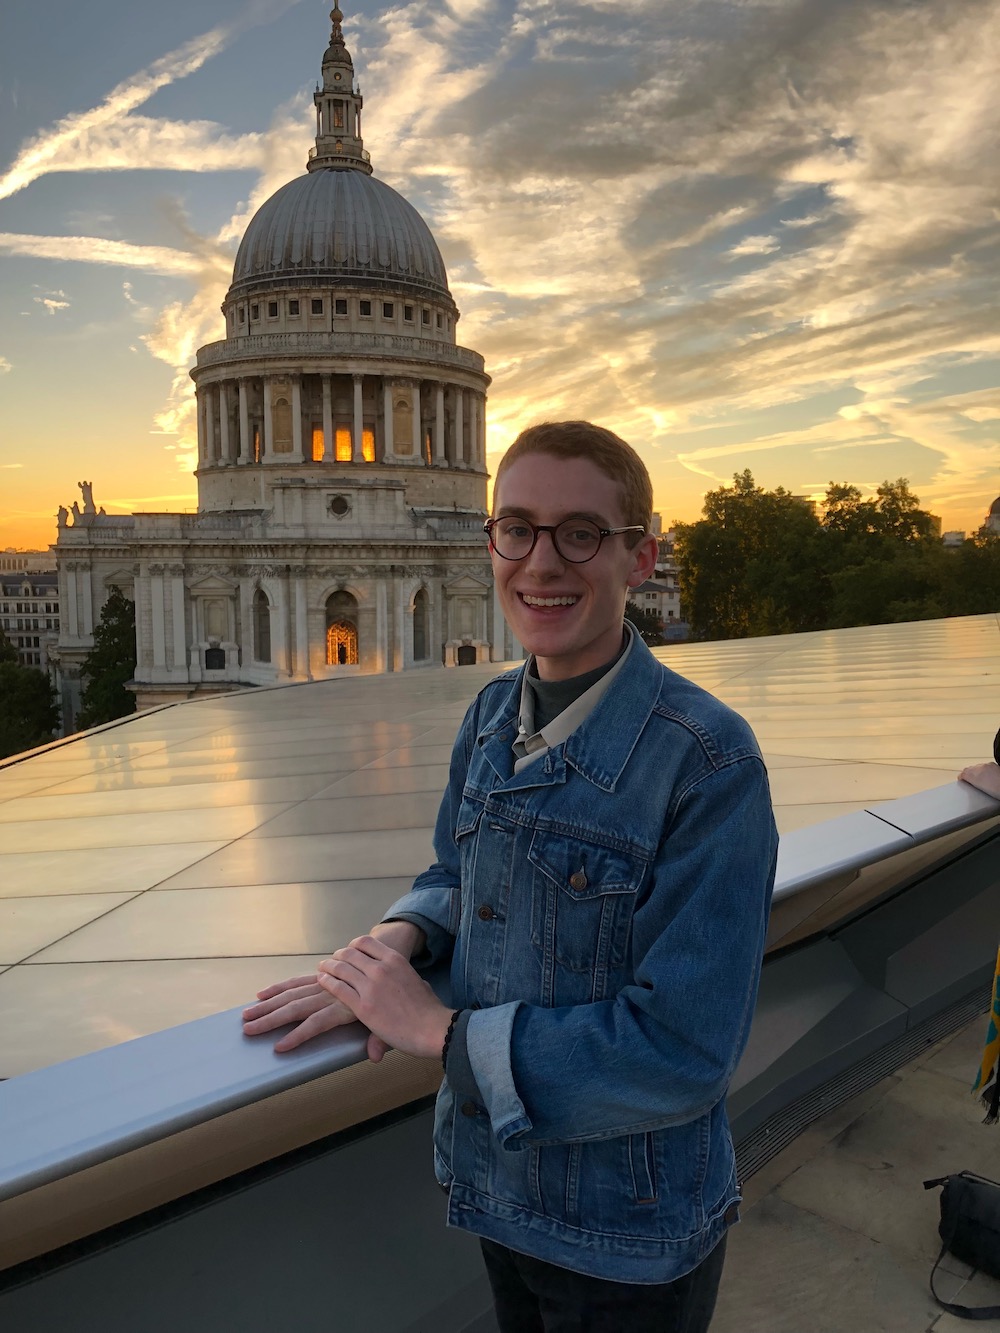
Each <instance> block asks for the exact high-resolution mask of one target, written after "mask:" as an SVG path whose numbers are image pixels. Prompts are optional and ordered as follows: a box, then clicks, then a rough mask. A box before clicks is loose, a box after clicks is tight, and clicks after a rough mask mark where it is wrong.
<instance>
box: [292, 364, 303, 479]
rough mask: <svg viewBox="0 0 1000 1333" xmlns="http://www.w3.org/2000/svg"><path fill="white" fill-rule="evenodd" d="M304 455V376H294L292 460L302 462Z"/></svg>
mask: <svg viewBox="0 0 1000 1333" xmlns="http://www.w3.org/2000/svg"><path fill="white" fill-rule="evenodd" d="M302 461H303V455H302V376H301V375H293V376H292V462H293V463H301V462H302Z"/></svg>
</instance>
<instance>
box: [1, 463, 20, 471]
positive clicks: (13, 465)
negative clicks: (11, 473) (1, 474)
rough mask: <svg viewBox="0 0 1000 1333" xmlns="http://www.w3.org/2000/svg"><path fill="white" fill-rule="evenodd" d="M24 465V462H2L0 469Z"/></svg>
mask: <svg viewBox="0 0 1000 1333" xmlns="http://www.w3.org/2000/svg"><path fill="white" fill-rule="evenodd" d="M19 467H24V464H23V463H0V470H4V469H12V468H19Z"/></svg>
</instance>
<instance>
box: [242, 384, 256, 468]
mask: <svg viewBox="0 0 1000 1333" xmlns="http://www.w3.org/2000/svg"><path fill="white" fill-rule="evenodd" d="M239 386H240V462H241V463H249V462H250V459H251V458H252V457H253V440H252V438H251V436H250V402H249V400H248V398H247V382H246V380H244V379H241V380H240V381H239Z"/></svg>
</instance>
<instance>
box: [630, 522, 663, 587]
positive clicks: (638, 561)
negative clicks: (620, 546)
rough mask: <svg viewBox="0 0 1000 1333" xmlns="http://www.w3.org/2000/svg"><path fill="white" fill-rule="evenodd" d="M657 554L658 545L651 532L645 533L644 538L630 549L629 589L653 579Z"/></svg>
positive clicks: (658, 550) (658, 551)
mask: <svg viewBox="0 0 1000 1333" xmlns="http://www.w3.org/2000/svg"><path fill="white" fill-rule="evenodd" d="M659 553H660V546H659V543H658V542H657V540H656V538H655V537H654V536H653V534H652V533H651V532H647V533H646V535H645V537H643V538H642V540H641V541H638V542H637V543H636V544H635V546H633V547H632V569H631V570H630V572H629V576H628V586H629V587H630V588H638V587H639V585H640V584H642V583H645V582H646V580H647V579H649V578H652V577H653V574H654V572H655V570H656V557H657V556H658V555H659Z"/></svg>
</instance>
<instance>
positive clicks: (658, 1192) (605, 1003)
mask: <svg viewBox="0 0 1000 1333" xmlns="http://www.w3.org/2000/svg"><path fill="white" fill-rule="evenodd" d="M651 508H652V490H651V486H650V482H649V477H648V474H647V473H646V469H645V467H644V466H643V464H642V461H641V460H640V458H639V457H638V455H637V454H636V453H635V452H634V451H633V450H632V449H631V448H630V447H629V446H628V445H627V444H626V443H625V442H624V441H623V440H620V439H619V438H618V437H617V436H615V435H613V434H611V432H610V431H607V430H603V429H601V428H600V427H597V426H592V425H590V424H588V423H586V422H563V423H557V424H548V425H542V426H536V427H532V428H531V429H529V430H527V431H525V432H524V433H523V434H522V435H521V436H520V437H519V438H518V439H517V440H516V441H515V443H514V444H513V445H512V446H511V448H510V450H509V452H508V453H507V454H506V456H505V457H504V458H503V460H502V462H501V464H500V467H499V469H498V474H497V482H496V493H495V506H494V512H495V517H494V518H492V519H491V520H490V521H489V522H488V523H487V524H486V530H487V532H488V534H489V539H490V549H491V555H492V562H493V573H494V577H495V580H496V585H497V589H498V591H499V595H500V598H501V602H502V605H503V608H504V614H505V615H506V617H507V620H508V622H509V624H510V625H511V627H512V629H513V630H514V632H515V634H516V635H517V637H518V639H519V640H520V641H521V643H523V644H524V646H525V647H526V648H527V649H528V651H529V652H530V654H531V657H530V658H529V660H528V662H527V663H526V665H525V666H524V667H522V668H521V669H519V670H517V671H514V672H509V673H507V674H505V675H502V676H499V677H497V679H496V680H494V681H492V682H491V683H490V684H489V685H487V686H486V688H485V689H484V690H483V691H482V692H481V693H480V695H479V696H478V698H477V699H476V700H475V701H474V703H473V704H472V706H471V708H470V709H469V711H468V713H467V715H466V718H465V721H464V722H463V724H462V728H461V730H460V732H459V736H458V740H457V742H456V744H455V749H454V753H453V757H452V765H451V777H450V782H449V786H448V790H447V792H446V793H445V796H444V799H443V802H442V805H441V811H440V814H439V817H438V823H437V829H436V834H435V851H436V854H437V857H438V860H437V863H436V864H435V865H434V866H432V867H431V868H430V869H429V870H427V871H425V872H424V873H423V874H422V875H420V876H419V877H418V878H417V880H416V881H415V883H414V885H413V889H412V891H411V892H410V893H408V894H407V895H406V896H405V897H404V898H402V899H401V900H400V901H399V902H397V903H396V904H395V905H394V906H393V907H392V908H391V909H390V910H389V912H387V913H386V919H385V921H384V922H383V923H381V924H380V925H379V926H377V927H375V929H374V930H373V931H372V932H371V934H370V935H368V936H365V937H363V938H361V939H357V940H354V941H353V942H352V943H351V944H350V945H349V946H348V947H347V948H345V949H340V950H338V951H337V952H336V953H335V954H334V955H333V957H332V958H330V959H327V960H326V961H324V962H323V963H321V964H320V970H319V972H318V974H317V976H316V977H308V978H294V979H293V980H292V981H290V982H284V983H281V984H280V985H278V986H276V987H272V988H271V989H270V990H268V991H264V992H261V999H262V1001H263V1003H261V1004H258V1005H256V1006H254V1007H253V1008H252V1009H250V1010H248V1011H247V1014H246V1018H247V1020H248V1021H247V1025H246V1030H247V1031H248V1032H261V1031H266V1030H268V1029H269V1028H273V1027H275V1026H278V1024H279V1023H286V1022H289V1021H293V1020H295V1021H298V1022H299V1023H300V1026H299V1027H298V1028H296V1029H295V1031H293V1032H292V1033H290V1034H289V1035H288V1036H287V1037H286V1038H285V1039H284V1040H283V1041H282V1042H281V1043H279V1049H287V1048H289V1047H291V1046H293V1045H297V1044H298V1043H299V1042H300V1041H301V1040H305V1039H306V1038H307V1037H308V1036H311V1035H312V1034H313V1033H314V1032H316V1031H322V1030H326V1029H327V1028H329V1027H332V1026H335V1025H336V1023H338V1022H345V1021H348V1020H349V1019H350V1018H352V1017H353V1016H355V1015H356V1016H357V1017H358V1018H360V1019H361V1020H362V1022H364V1023H365V1024H366V1025H367V1026H368V1027H369V1028H370V1030H371V1033H372V1036H371V1038H370V1040H369V1055H370V1056H371V1058H372V1059H376V1060H377V1059H380V1058H381V1056H382V1054H383V1053H384V1051H385V1050H386V1049H387V1047H390V1046H395V1047H398V1048H400V1049H402V1050H404V1051H408V1052H410V1053H411V1054H415V1055H423V1056H441V1057H442V1058H443V1060H444V1068H445V1081H444V1084H443V1086H442V1089H441V1094H440V1097H439V1100H438V1109H437V1123H436V1128H435V1166H436V1170H437V1174H438V1179H439V1180H440V1181H441V1183H442V1184H443V1185H445V1186H447V1187H448V1190H449V1198H450V1202H449V1208H448V1220H449V1222H450V1223H451V1224H452V1225H455V1226H459V1227H464V1228H465V1229H467V1230H469V1231H472V1232H474V1233H476V1234H477V1235H479V1237H480V1238H481V1242H482V1246H483V1254H484V1258H485V1262H486V1267H487V1271H488V1273H489V1277H490V1281H491V1284H492V1286H493V1291H494V1297H495V1302H496V1307H497V1314H498V1318H499V1321H500V1326H501V1328H502V1329H503V1330H505V1333H531V1331H532V1330H544V1331H545V1333H552V1331H553V1330H567V1331H568V1330H589V1329H594V1330H596V1329H611V1328H614V1329H615V1330H616V1333H617V1331H618V1330H621V1329H627V1330H628V1331H629V1333H645V1330H650V1333H651V1331H652V1330H654V1329H655V1330H656V1331H657V1333H669V1331H670V1330H674V1331H675V1333H681V1331H683V1333H701V1331H702V1330H705V1329H707V1328H708V1324H709V1321H710V1319H711V1315H712V1310H713V1308H714V1304H715V1296H716V1292H717V1289H718V1283H719V1277H720V1275H721V1270H722V1260H723V1255H724V1249H725V1240H724V1237H725V1232H726V1229H727V1227H728V1226H729V1225H730V1224H731V1223H732V1222H734V1221H735V1220H736V1218H737V1207H738V1202H739V1185H738V1183H737V1180H736V1175H735V1167H734V1159H733V1151H732V1144H731V1140H730V1136H729V1129H728V1125H727V1122H726V1113H725V1105H724V1099H725V1095H726V1089H727V1087H728V1084H729V1080H730V1078H731V1076H732V1073H733V1070H734V1068H735V1066H736V1062H737V1060H738V1058H739V1055H740V1053H741V1051H742V1049H743V1046H744V1043H745V1041H746V1036H747V1031H748V1028H749V1025H750V1019H751V1016H752V1014H753V1008H754V999H755V996H756V991H757V982H758V978H759V972H760V961H761V955H762V951H763V947H764V934H765V928H766V922H767V914H768V906H769V901H770V894H771V887H772V883H773V878H774V860H775V851H776V845H777V837H776V834H775V829H774V821H773V818H772V814H771V805H770V799H769V795H768V788H767V776H766V773H765V771H764V766H763V763H762V761H761V758H760V754H759V751H758V749H757V746H756V743H755V741H754V738H753V736H752V734H751V732H750V730H749V728H748V727H747V726H746V724H745V723H744V722H743V721H742V719H740V718H739V717H737V716H736V715H735V714H733V713H732V712H730V711H729V709H728V708H726V707H725V706H724V705H723V704H721V703H719V701H718V700H716V699H714V698H712V696H711V695H708V694H706V693H705V692H704V691H703V690H701V689H699V688H698V687H697V686H695V685H692V684H691V683H690V682H688V681H686V680H684V679H683V678H682V677H680V676H677V675H675V674H674V673H673V672H672V671H670V670H668V669H667V668H666V667H664V666H662V665H661V664H660V663H659V662H657V661H656V659H655V658H654V657H653V655H652V654H651V653H650V651H649V650H648V648H646V646H645V645H644V644H643V642H642V640H641V639H640V637H639V636H638V634H636V633H635V632H634V631H633V630H632V629H631V628H630V627H629V626H628V625H627V624H625V623H624V611H625V601H626V597H627V594H628V591H629V589H631V588H636V587H638V586H639V585H640V584H641V583H643V582H644V581H645V580H646V579H647V578H648V577H649V576H650V575H651V574H652V572H653V568H654V565H655V562H656V539H655V538H654V537H653V536H652V535H650V532H649V528H650V518H651ZM411 957H412V958H413V959H414V961H415V963H416V964H417V966H418V967H419V966H422V965H425V964H429V963H432V962H436V961H438V960H441V959H446V958H447V959H450V961H451V983H452V994H451V1000H452V1006H453V1007H452V1008H447V1007H446V1006H444V1005H442V1004H441V1003H440V1002H439V1001H438V1000H437V998H436V997H435V996H434V994H433V992H432V991H431V990H430V987H429V986H428V985H427V984H426V983H425V982H424V981H423V980H422V979H421V978H420V976H419V973H418V971H417V970H415V968H414V967H413V966H411V965H410V962H409V961H408V960H409V959H410V958H411Z"/></svg>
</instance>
